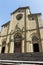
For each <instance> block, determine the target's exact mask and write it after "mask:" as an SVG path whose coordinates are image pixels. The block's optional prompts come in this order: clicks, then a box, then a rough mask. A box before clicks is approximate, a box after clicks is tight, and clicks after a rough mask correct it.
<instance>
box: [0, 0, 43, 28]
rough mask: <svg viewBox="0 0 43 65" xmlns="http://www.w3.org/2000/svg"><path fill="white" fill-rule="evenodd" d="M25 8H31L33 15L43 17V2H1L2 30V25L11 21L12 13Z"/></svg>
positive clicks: (29, 0) (9, 0)
mask: <svg viewBox="0 0 43 65" xmlns="http://www.w3.org/2000/svg"><path fill="white" fill-rule="evenodd" d="M23 6H30V10H31V12H32V13H42V15H43V0H0V29H1V25H2V24H4V23H6V22H7V21H9V20H10V19H11V16H10V13H11V12H13V11H14V10H16V9H17V8H18V7H23Z"/></svg>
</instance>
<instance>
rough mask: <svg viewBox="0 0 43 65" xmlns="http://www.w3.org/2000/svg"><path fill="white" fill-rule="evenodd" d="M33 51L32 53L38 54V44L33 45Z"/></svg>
mask: <svg viewBox="0 0 43 65" xmlns="http://www.w3.org/2000/svg"><path fill="white" fill-rule="evenodd" d="M33 50H34V52H39V44H38V43H35V44H33Z"/></svg>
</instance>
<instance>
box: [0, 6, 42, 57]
mask: <svg viewBox="0 0 43 65" xmlns="http://www.w3.org/2000/svg"><path fill="white" fill-rule="evenodd" d="M37 52H38V53H41V54H42V52H43V22H42V18H41V13H31V11H30V8H29V7H20V8H18V9H17V10H15V11H14V12H12V13H11V19H10V21H8V22H7V23H5V24H3V25H2V30H1V32H0V54H5V53H10V54H12V53H13V54H19V53H20V54H22V55H23V54H26V53H27V56H28V55H29V53H35V54H36V55H37ZM2 56H3V55H2ZM4 56H5V55H4ZM23 56H24V55H23ZM39 56H40V55H39ZM0 57H1V56H0Z"/></svg>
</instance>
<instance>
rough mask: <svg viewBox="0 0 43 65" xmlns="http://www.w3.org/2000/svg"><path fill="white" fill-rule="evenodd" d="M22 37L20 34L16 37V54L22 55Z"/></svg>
mask: <svg viewBox="0 0 43 65" xmlns="http://www.w3.org/2000/svg"><path fill="white" fill-rule="evenodd" d="M21 39H22V36H21V35H20V34H17V35H16V36H15V37H14V52H15V53H20V52H21V44H22V40H21Z"/></svg>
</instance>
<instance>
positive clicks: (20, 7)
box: [11, 6, 30, 15]
mask: <svg viewBox="0 0 43 65" xmlns="http://www.w3.org/2000/svg"><path fill="white" fill-rule="evenodd" d="M27 8H28V9H30V8H29V6H26V7H19V8H18V9H16V10H15V11H13V12H12V13H11V15H12V14H14V13H15V12H17V11H18V10H20V9H27Z"/></svg>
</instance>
